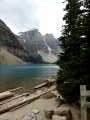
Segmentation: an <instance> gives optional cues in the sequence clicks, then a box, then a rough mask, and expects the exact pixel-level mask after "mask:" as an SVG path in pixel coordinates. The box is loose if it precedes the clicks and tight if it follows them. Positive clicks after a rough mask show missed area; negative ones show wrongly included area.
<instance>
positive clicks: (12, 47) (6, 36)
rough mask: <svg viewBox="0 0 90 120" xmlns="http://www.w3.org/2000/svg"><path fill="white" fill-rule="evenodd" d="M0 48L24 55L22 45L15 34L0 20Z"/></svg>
mask: <svg viewBox="0 0 90 120" xmlns="http://www.w3.org/2000/svg"><path fill="white" fill-rule="evenodd" d="M0 48H5V49H6V50H7V51H8V52H10V53H11V54H13V55H15V56H18V57H21V56H22V55H25V51H24V49H23V46H22V45H21V44H20V42H19V41H18V39H17V37H16V35H15V34H14V33H12V31H11V30H10V29H9V28H8V27H7V25H6V24H5V23H4V22H3V21H2V20H0Z"/></svg>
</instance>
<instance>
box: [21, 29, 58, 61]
mask: <svg viewBox="0 0 90 120" xmlns="http://www.w3.org/2000/svg"><path fill="white" fill-rule="evenodd" d="M19 40H20V42H21V44H22V45H23V46H24V47H25V49H26V50H27V51H28V52H29V55H30V56H31V57H32V56H34V57H35V56H39V58H41V60H42V61H43V62H47V63H53V62H56V61H57V59H58V57H57V54H58V53H59V44H58V40H57V39H55V38H54V37H53V35H52V34H46V35H45V36H42V35H41V33H40V32H39V31H38V30H37V29H34V30H31V31H27V32H22V33H20V38H19Z"/></svg>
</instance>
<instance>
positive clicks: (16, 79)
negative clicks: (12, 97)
mask: <svg viewBox="0 0 90 120" xmlns="http://www.w3.org/2000/svg"><path fill="white" fill-rule="evenodd" d="M57 71H58V66H56V65H52V64H20V65H0V90H4V89H5V90H6V89H11V88H15V87H18V86H23V87H25V88H30V87H31V86H33V85H35V84H37V83H38V82H39V81H43V80H46V79H48V78H54V77H55V76H56V74H57Z"/></svg>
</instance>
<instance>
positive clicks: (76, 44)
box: [57, 0, 90, 102]
mask: <svg viewBox="0 0 90 120" xmlns="http://www.w3.org/2000/svg"><path fill="white" fill-rule="evenodd" d="M87 1H88V0H86V1H85V6H83V7H85V9H86V10H84V9H83V10H80V7H81V6H82V4H81V3H82V2H81V1H79V0H66V3H67V4H66V8H65V11H66V14H65V16H64V18H63V20H64V21H65V25H64V28H63V32H62V36H61V37H60V38H59V41H60V46H61V47H62V50H63V53H61V54H60V59H59V61H58V64H59V66H60V68H61V69H60V70H59V72H58V77H57V89H58V91H59V92H60V93H61V94H62V96H63V97H64V98H65V99H66V100H67V101H68V102H75V101H77V100H78V99H79V96H80V92H79V87H80V86H79V84H85V83H87V82H88V79H89V78H90V74H89V71H88V65H89V62H88V60H89V56H90V47H89V46H90V45H89V35H88V34H89V30H90V29H89V27H90V25H89V24H90V22H89V20H88V19H89V10H90V9H89V7H90V5H89V1H88V2H87ZM87 3H88V4H87ZM87 6H88V7H87ZM87 9H89V10H87ZM86 12H87V14H88V15H86Z"/></svg>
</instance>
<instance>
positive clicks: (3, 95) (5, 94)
mask: <svg viewBox="0 0 90 120" xmlns="http://www.w3.org/2000/svg"><path fill="white" fill-rule="evenodd" d="M12 96H14V94H13V93H12V92H10V91H6V92H2V93H0V100H2V99H6V98H8V97H12Z"/></svg>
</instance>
